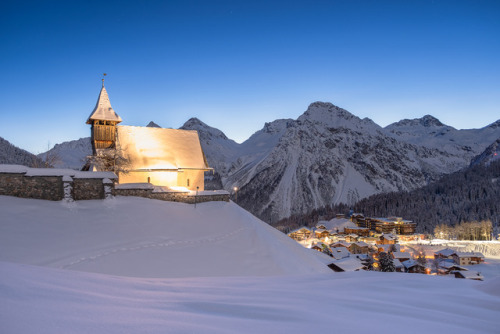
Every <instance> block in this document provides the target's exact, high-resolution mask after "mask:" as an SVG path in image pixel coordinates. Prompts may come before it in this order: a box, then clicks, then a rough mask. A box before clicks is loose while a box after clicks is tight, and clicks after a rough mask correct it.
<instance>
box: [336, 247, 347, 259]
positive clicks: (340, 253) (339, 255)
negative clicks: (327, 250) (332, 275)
mask: <svg viewBox="0 0 500 334" xmlns="http://www.w3.org/2000/svg"><path fill="white" fill-rule="evenodd" d="M331 250H332V257H333V258H334V259H335V260H340V259H344V258H346V257H349V256H350V255H351V253H350V252H349V251H348V250H347V248H344V247H337V248H331Z"/></svg>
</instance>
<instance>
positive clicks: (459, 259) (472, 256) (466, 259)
mask: <svg viewBox="0 0 500 334" xmlns="http://www.w3.org/2000/svg"><path fill="white" fill-rule="evenodd" d="M452 257H453V260H454V261H455V263H456V264H458V265H459V266H468V265H472V264H479V263H481V262H484V255H483V254H481V253H478V252H456V253H455V254H453V255H452Z"/></svg>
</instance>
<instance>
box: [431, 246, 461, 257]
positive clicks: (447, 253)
mask: <svg viewBox="0 0 500 334" xmlns="http://www.w3.org/2000/svg"><path fill="white" fill-rule="evenodd" d="M456 253H457V251H455V250H453V249H451V248H445V249H441V250H440V251H437V252H436V253H435V254H437V255H442V256H451V255H453V254H456Z"/></svg>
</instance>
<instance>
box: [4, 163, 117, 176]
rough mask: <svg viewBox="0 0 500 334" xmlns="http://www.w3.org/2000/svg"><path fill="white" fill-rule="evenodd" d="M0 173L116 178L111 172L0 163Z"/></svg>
mask: <svg viewBox="0 0 500 334" xmlns="http://www.w3.org/2000/svg"><path fill="white" fill-rule="evenodd" d="M0 173H18V174H24V175H26V176H63V177H65V176H69V177H73V178H75V179H106V178H107V179H116V178H117V177H116V175H115V173H113V172H81V171H76V170H74V169H62V168H29V167H26V166H21V165H0Z"/></svg>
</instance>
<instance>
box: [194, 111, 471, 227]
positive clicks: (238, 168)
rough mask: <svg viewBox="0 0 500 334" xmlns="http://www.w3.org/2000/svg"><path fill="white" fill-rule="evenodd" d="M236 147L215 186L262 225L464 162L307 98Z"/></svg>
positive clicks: (421, 179)
mask: <svg viewBox="0 0 500 334" xmlns="http://www.w3.org/2000/svg"><path fill="white" fill-rule="evenodd" d="M202 146H203V148H204V150H205V154H206V155H207V157H209V156H210V153H211V151H210V149H207V145H204V144H203V141H202ZM240 148H241V151H240V157H238V159H236V160H235V159H234V157H233V159H232V164H231V166H229V167H228V168H227V169H226V170H227V171H228V173H226V174H224V173H221V175H222V183H223V185H224V187H225V188H226V189H231V188H232V187H234V186H237V187H238V188H239V192H238V203H239V204H240V205H241V206H243V207H244V208H246V209H248V210H249V211H250V212H252V213H254V214H256V215H257V216H258V217H260V218H261V219H263V220H266V221H268V222H273V221H276V220H279V219H281V218H284V217H288V216H290V215H292V214H298V213H303V212H307V211H310V210H312V209H314V208H319V207H323V206H326V205H331V204H336V203H340V202H344V203H355V202H356V201H358V200H359V199H361V198H365V197H367V196H370V195H372V194H375V193H380V192H389V191H397V190H412V189H415V188H418V187H421V186H424V185H426V184H427V183H428V182H429V181H432V180H436V179H438V178H439V177H440V176H441V175H442V174H444V173H450V172H453V171H455V170H457V169H459V168H461V167H463V166H465V165H466V163H467V162H466V159H465V158H464V157H463V156H462V155H461V154H451V153H449V152H446V151H442V150H439V149H437V148H428V147H422V146H418V145H414V144H411V143H407V142H404V141H398V140H396V139H395V138H393V137H391V136H389V135H387V133H386V131H385V130H384V129H383V128H381V127H380V126H378V125H377V124H375V123H374V122H373V121H372V120H370V119H367V118H365V119H360V118H358V117H356V116H354V115H352V114H351V113H349V112H348V111H346V110H344V109H342V108H339V107H337V106H334V105H333V104H331V103H324V102H315V103H312V104H311V105H310V106H309V108H308V109H307V110H306V111H305V112H304V114H303V115H301V116H300V117H299V118H298V119H297V120H278V121H275V122H273V123H268V124H266V126H265V127H264V129H262V130H261V131H258V132H257V133H255V134H254V135H253V136H252V137H250V138H249V139H248V140H247V141H245V142H244V143H242V144H241V145H240Z"/></svg>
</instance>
